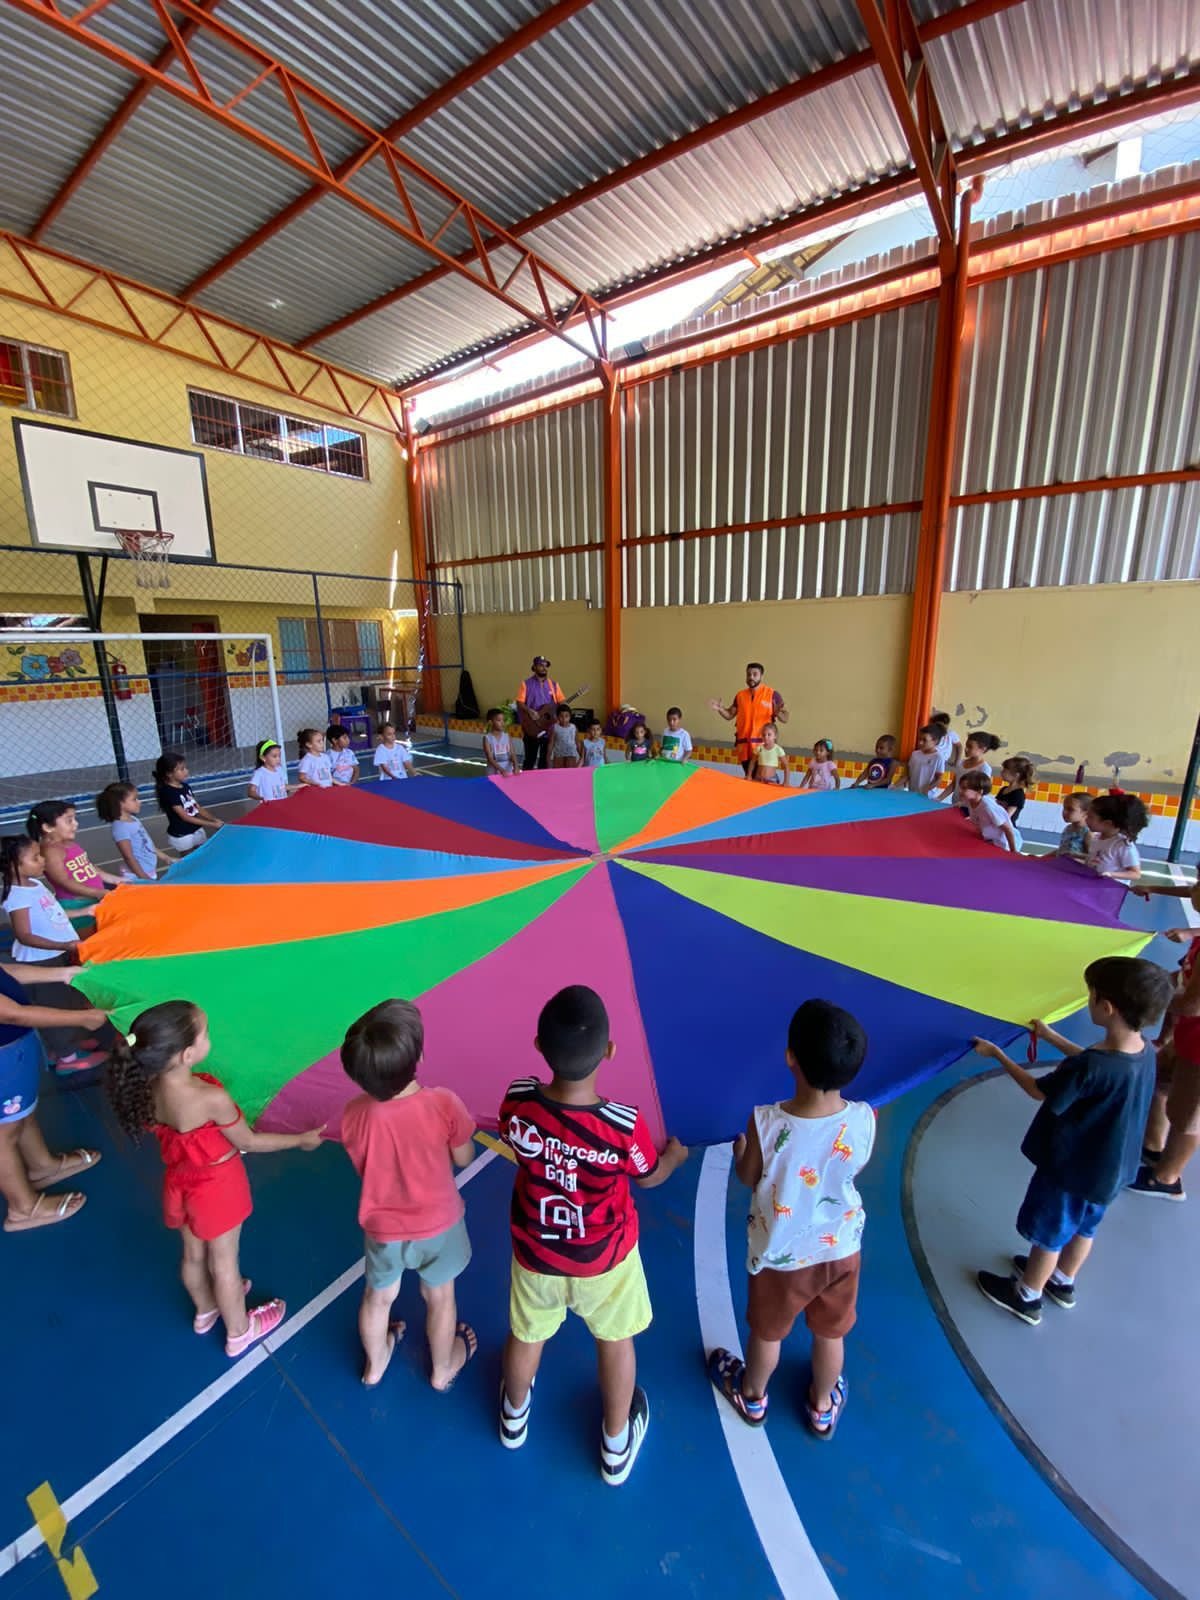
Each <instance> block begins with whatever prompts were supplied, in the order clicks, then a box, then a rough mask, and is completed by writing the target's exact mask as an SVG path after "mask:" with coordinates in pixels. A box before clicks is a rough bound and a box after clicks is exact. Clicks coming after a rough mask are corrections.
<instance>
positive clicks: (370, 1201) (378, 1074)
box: [342, 1000, 476, 1393]
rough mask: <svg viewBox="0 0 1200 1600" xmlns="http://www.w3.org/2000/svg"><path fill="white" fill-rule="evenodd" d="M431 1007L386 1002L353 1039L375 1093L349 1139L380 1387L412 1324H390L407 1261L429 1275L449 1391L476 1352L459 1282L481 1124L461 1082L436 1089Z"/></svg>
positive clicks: (362, 1314) (362, 1323) (438, 1383)
mask: <svg viewBox="0 0 1200 1600" xmlns="http://www.w3.org/2000/svg"><path fill="white" fill-rule="evenodd" d="M424 1044H425V1028H424V1025H423V1023H422V1021H421V1013H420V1012H419V1011H418V1010H417V1008H416V1006H414V1005H412V1004H411V1003H410V1002H409V1001H407V1000H384V1001H381V1002H380V1004H379V1005H377V1006H372V1008H371V1010H370V1011H368V1012H367V1013H366V1014H365V1015H364V1016H361V1017H359V1019H358V1021H357V1022H356V1023H354V1024H353V1026H352V1027H351V1028H350V1031H349V1032H348V1033H347V1035H346V1039H345V1042H344V1043H343V1045H342V1066H343V1067H344V1068H345V1069H346V1073H347V1075H348V1076H349V1077H351V1078H353V1080H354V1082H355V1083H356V1084H358V1086H359V1088H360V1089H362V1090H364V1091H365V1093H363V1094H361V1095H359V1096H358V1097H357V1099H354V1100H351V1101H350V1103H349V1105H348V1106H347V1107H346V1109H345V1111H344V1112H343V1113H342V1143H343V1144H344V1145H345V1146H346V1154H347V1155H348V1156H349V1157H350V1159H351V1161H352V1162H353V1163H354V1169H355V1171H356V1172H357V1173H358V1175H359V1177H360V1178H361V1179H362V1199H361V1201H360V1202H359V1207H358V1220H359V1223H360V1225H361V1227H362V1230H363V1236H364V1239H365V1241H366V1288H365V1289H364V1291H363V1299H362V1307H361V1309H360V1310H359V1313H358V1332H359V1337H360V1338H361V1339H362V1346H363V1350H364V1351H365V1352H366V1357H367V1364H366V1366H365V1367H364V1369H363V1375H362V1381H363V1383H365V1384H366V1386H367V1387H368V1388H374V1386H375V1385H376V1384H377V1383H378V1382H379V1381H380V1380H381V1379H382V1377H383V1375H384V1373H385V1372H386V1371H387V1366H388V1362H389V1361H390V1360H391V1358H392V1351H393V1349H394V1348H395V1345H396V1341H397V1339H398V1338H400V1337H401V1336H402V1334H403V1332H404V1325H403V1323H389V1319H388V1312H389V1311H390V1310H391V1307H392V1303H393V1301H394V1300H395V1298H396V1296H397V1294H398V1293H399V1291H400V1280H401V1278H402V1277H403V1276H404V1272H405V1269H406V1268H408V1269H410V1270H411V1271H413V1272H415V1273H416V1274H417V1276H418V1277H419V1278H420V1280H421V1298H422V1299H423V1300H424V1301H425V1331H426V1334H427V1336H428V1339H429V1354H430V1358H431V1360H432V1373H431V1375H430V1380H429V1381H430V1382H431V1383H432V1385H433V1387H434V1388H435V1389H437V1390H439V1391H440V1392H441V1393H445V1391H446V1390H447V1389H450V1388H452V1387H453V1386H454V1380H455V1379H456V1378H457V1377H458V1374H459V1373H460V1372H461V1371H462V1369H463V1368H464V1367H465V1366H466V1364H467V1362H468V1361H470V1359H471V1357H472V1356H473V1355H474V1354H475V1349H476V1339H475V1334H474V1331H473V1330H472V1329H471V1328H470V1327H468V1325H467V1324H466V1323H465V1322H459V1321H458V1320H457V1316H458V1311H457V1307H456V1304H455V1298H454V1280H455V1279H456V1278H457V1277H458V1276H459V1274H460V1273H462V1272H463V1270H464V1269H465V1268H466V1265H467V1263H468V1262H469V1261H470V1259H471V1241H470V1240H469V1239H468V1237H467V1225H466V1223H465V1222H464V1220H463V1217H464V1207H463V1201H462V1196H461V1194H459V1192H458V1190H457V1188H456V1187H455V1184H454V1172H453V1167H452V1166H451V1163H452V1162H453V1164H454V1166H459V1167H465V1166H468V1165H469V1164H470V1162H471V1160H472V1159H473V1157H474V1155H475V1146H474V1145H473V1144H472V1143H471V1139H472V1136H473V1135H474V1133H475V1123H474V1120H473V1118H472V1117H471V1114H470V1112H469V1111H468V1110H467V1108H466V1106H464V1105H463V1103H462V1101H461V1100H460V1099H459V1098H458V1096H457V1095H456V1094H454V1093H453V1092H452V1091H451V1090H449V1089H442V1088H436V1087H433V1088H428V1089H426V1088H424V1087H423V1086H422V1085H421V1084H419V1083H418V1082H417V1077H416V1074H417V1068H418V1067H419V1066H420V1064H421V1052H422V1050H423V1048H424Z"/></svg>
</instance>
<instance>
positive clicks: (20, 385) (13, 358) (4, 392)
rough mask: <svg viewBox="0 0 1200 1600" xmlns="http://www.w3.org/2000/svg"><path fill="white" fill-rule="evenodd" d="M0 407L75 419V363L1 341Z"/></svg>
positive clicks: (36, 347) (56, 354)
mask: <svg viewBox="0 0 1200 1600" xmlns="http://www.w3.org/2000/svg"><path fill="white" fill-rule="evenodd" d="M0 405H6V406H13V407H15V409H16V410H18V411H45V412H47V413H48V414H49V415H50V416H52V417H73V416H74V415H75V396H74V394H73V392H72V390H71V363H70V362H69V361H68V360H67V357H66V355H65V354H64V353H63V351H61V350H46V349H44V348H43V347H42V346H41V345H40V344H23V343H21V342H20V341H19V340H17V339H0ZM334 431H335V432H340V430H337V429H335V430H334Z"/></svg>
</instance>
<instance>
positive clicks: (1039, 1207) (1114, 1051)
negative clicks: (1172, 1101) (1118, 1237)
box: [975, 956, 1171, 1327]
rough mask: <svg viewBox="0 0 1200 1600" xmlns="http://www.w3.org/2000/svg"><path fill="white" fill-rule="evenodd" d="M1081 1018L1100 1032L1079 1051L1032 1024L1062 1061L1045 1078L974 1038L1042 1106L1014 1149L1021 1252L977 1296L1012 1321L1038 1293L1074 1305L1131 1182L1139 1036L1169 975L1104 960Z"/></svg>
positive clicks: (1159, 1003) (1034, 1315) (1140, 1087)
mask: <svg viewBox="0 0 1200 1600" xmlns="http://www.w3.org/2000/svg"><path fill="white" fill-rule="evenodd" d="M1083 976H1084V982H1085V983H1086V984H1087V989H1088V1015H1089V1016H1090V1017H1091V1019H1092V1021H1093V1023H1094V1024H1095V1025H1096V1027H1098V1028H1102V1029H1103V1030H1104V1038H1103V1040H1102V1041H1101V1042H1100V1043H1099V1044H1095V1045H1092V1046H1090V1047H1089V1048H1087V1049H1085V1048H1083V1047H1082V1046H1081V1045H1077V1044H1072V1043H1071V1041H1070V1040H1069V1039H1064V1038H1063V1037H1062V1036H1061V1034H1058V1033H1055V1031H1054V1029H1053V1028H1048V1027H1047V1026H1046V1024H1045V1023H1044V1022H1035V1023H1034V1024H1033V1027H1034V1030H1035V1031H1036V1033H1037V1036H1038V1038H1039V1039H1045V1040H1046V1042H1047V1043H1048V1044H1051V1045H1053V1047H1054V1048H1055V1049H1056V1050H1060V1051H1061V1052H1062V1054H1063V1055H1064V1056H1066V1057H1067V1059H1066V1060H1065V1061H1064V1062H1063V1063H1062V1065H1061V1066H1059V1067H1056V1068H1055V1069H1054V1071H1053V1072H1050V1073H1047V1075H1046V1076H1045V1077H1043V1078H1035V1077H1034V1076H1033V1074H1032V1073H1030V1072H1026V1070H1025V1068H1024V1067H1019V1066H1017V1064H1016V1062H1015V1061H1012V1060H1010V1059H1009V1057H1008V1056H1007V1055H1005V1053H1004V1051H1003V1050H1001V1049H1000V1048H999V1046H998V1045H995V1044H991V1043H990V1042H988V1041H987V1040H985V1039H976V1040H975V1049H976V1051H977V1052H978V1053H979V1054H980V1055H981V1056H987V1057H990V1058H991V1059H992V1060H994V1061H998V1062H999V1063H1000V1065H1001V1066H1002V1067H1003V1068H1004V1070H1005V1072H1007V1073H1008V1075H1009V1077H1010V1078H1012V1079H1013V1080H1014V1082H1016V1083H1017V1084H1018V1085H1019V1087H1020V1088H1022V1089H1024V1091H1025V1093H1026V1094H1027V1095H1029V1097H1030V1099H1032V1100H1037V1101H1040V1102H1041V1103H1040V1105H1039V1106H1038V1111H1037V1115H1036V1116H1035V1117H1034V1119H1033V1121H1032V1122H1031V1123H1030V1125H1029V1131H1028V1133H1027V1134H1026V1135H1025V1138H1024V1141H1023V1142H1022V1144H1021V1154H1022V1155H1023V1156H1024V1157H1025V1158H1026V1160H1027V1161H1030V1162H1032V1163H1033V1168H1034V1172H1033V1177H1032V1178H1031V1179H1030V1180H1029V1187H1028V1189H1027V1190H1026V1191H1025V1198H1024V1200H1023V1201H1022V1202H1021V1209H1020V1211H1019V1212H1018V1213H1017V1232H1018V1233H1019V1234H1020V1235H1021V1237H1022V1238H1023V1239H1028V1241H1029V1243H1030V1245H1031V1246H1032V1249H1031V1250H1030V1252H1029V1254H1028V1255H1027V1256H1025V1255H1020V1256H1014V1257H1013V1264H1014V1266H1015V1267H1016V1269H1017V1271H1016V1273H1014V1274H1013V1275H1012V1276H1004V1275H1003V1274H1001V1273H998V1272H980V1273H978V1274H976V1282H977V1283H978V1285H979V1288H980V1291H981V1292H982V1293H983V1294H984V1295H986V1297H987V1298H988V1299H989V1300H990V1301H991V1302H992V1304H993V1305H997V1306H999V1307H1000V1309H1001V1310H1002V1311H1007V1312H1008V1313H1009V1314H1010V1315H1011V1316H1014V1317H1017V1318H1019V1319H1020V1320H1021V1321H1022V1322H1026V1323H1028V1324H1029V1325H1030V1326H1031V1327H1036V1326H1037V1324H1038V1323H1039V1322H1040V1321H1041V1320H1042V1295H1043V1292H1044V1293H1045V1294H1047V1295H1049V1297H1050V1299H1051V1300H1053V1301H1054V1303H1055V1305H1059V1306H1062V1307H1064V1309H1065V1308H1067V1307H1070V1306H1073V1305H1074V1304H1075V1278H1076V1275H1077V1274H1078V1272H1079V1269H1080V1268H1081V1267H1082V1265H1083V1263H1084V1262H1085V1261H1086V1260H1087V1258H1088V1254H1089V1252H1090V1251H1091V1248H1092V1239H1093V1237H1094V1236H1095V1232H1096V1229H1097V1228H1098V1227H1099V1226H1100V1223H1101V1222H1102V1220H1103V1218H1104V1213H1105V1211H1106V1210H1107V1208H1108V1207H1109V1206H1110V1205H1111V1204H1112V1202H1113V1201H1114V1200H1115V1199H1116V1197H1117V1196H1118V1195H1119V1194H1120V1192H1121V1190H1122V1189H1123V1188H1124V1187H1125V1185H1126V1184H1128V1183H1131V1182H1132V1181H1133V1179H1134V1178H1135V1177H1136V1176H1137V1171H1138V1164H1139V1159H1140V1155H1139V1153H1140V1150H1141V1144H1142V1130H1143V1128H1144V1127H1145V1125H1146V1114H1147V1112H1148V1111H1149V1109H1150V1098H1151V1096H1152V1094H1153V1093H1154V1049H1153V1047H1152V1046H1151V1045H1149V1044H1148V1043H1147V1042H1146V1040H1145V1039H1144V1038H1143V1036H1142V1030H1143V1029H1144V1028H1146V1027H1147V1025H1148V1024H1149V1023H1151V1022H1153V1021H1154V1020H1155V1018H1156V1017H1160V1016H1161V1015H1162V1014H1163V1012H1164V1011H1165V1010H1166V1008H1167V1005H1168V1003H1169V1002H1170V999H1171V979H1170V977H1169V975H1168V974H1167V973H1166V972H1164V971H1163V969H1162V968H1161V967H1157V966H1155V965H1154V963H1153V962H1152V961H1141V960H1139V959H1137V958H1135V957H1132V956H1105V957H1103V958H1102V959H1101V960H1099V961H1093V962H1092V964H1091V966H1090V967H1088V968H1087V970H1086V971H1085V972H1084V975H1083Z"/></svg>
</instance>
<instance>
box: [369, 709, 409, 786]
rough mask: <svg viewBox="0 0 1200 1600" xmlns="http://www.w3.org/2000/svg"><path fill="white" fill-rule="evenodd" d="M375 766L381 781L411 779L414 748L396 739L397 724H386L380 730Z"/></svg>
mask: <svg viewBox="0 0 1200 1600" xmlns="http://www.w3.org/2000/svg"><path fill="white" fill-rule="evenodd" d="M374 766H375V770H376V772H377V773H378V774H379V777H380V779H381V780H386V779H390V778H411V777H412V775H413V770H412V746H411V745H409V744H408V743H407V742H406V741H404V740H400V739H397V738H396V724H395V723H394V722H385V723H384V725H383V727H382V728H380V730H379V743H378V744H377V745H376V746H375V756H374Z"/></svg>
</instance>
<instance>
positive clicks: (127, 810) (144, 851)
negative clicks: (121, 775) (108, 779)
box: [96, 783, 171, 883]
mask: <svg viewBox="0 0 1200 1600" xmlns="http://www.w3.org/2000/svg"><path fill="white" fill-rule="evenodd" d="M141 809H142V797H141V795H140V794H139V793H138V792H137V789H136V787H135V786H134V785H133V784H132V783H110V784H109V785H108V787H107V789H102V790H101V791H100V793H99V794H98V795H97V796H96V815H97V816H98V817H99V818H100V820H101V822H107V823H109V824H110V826H111V828H112V836H113V843H114V844H115V845H116V847H117V850H118V852H119V854H120V856H121V860H122V861H123V862H124V863H125V864H124V866H123V867H122V868H121V882H122V883H137V882H138V881H139V880H140V881H141V882H142V883H153V882H154V881H155V879H156V878H157V877H158V873H159V868H160V866H161V868H162V870H163V871H164V872H165V871H166V870H167V868H168V867H169V866H170V865H171V858H170V856H169V855H167V853H166V851H164V850H160V849H159V848H158V846H157V845H156V844H155V843H154V840H153V839H152V838H151V837H150V835H149V834H148V833H147V832H146V826H145V824H144V823H143V822H142V820H141Z"/></svg>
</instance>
